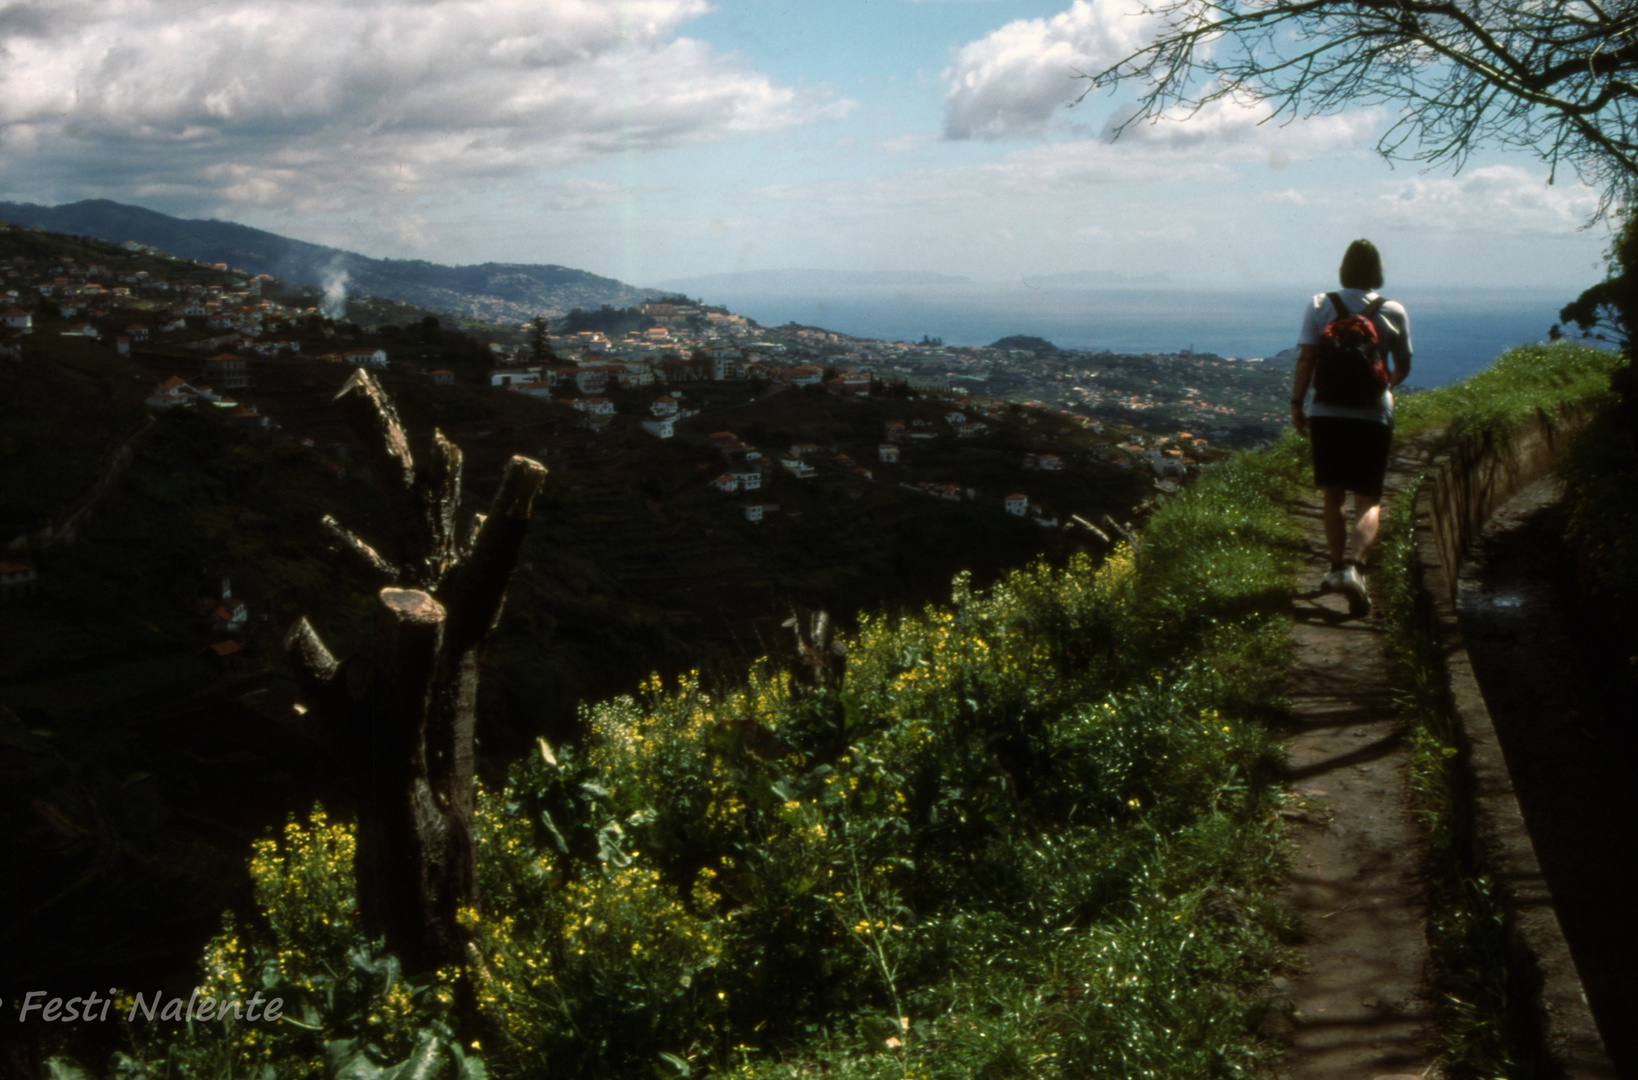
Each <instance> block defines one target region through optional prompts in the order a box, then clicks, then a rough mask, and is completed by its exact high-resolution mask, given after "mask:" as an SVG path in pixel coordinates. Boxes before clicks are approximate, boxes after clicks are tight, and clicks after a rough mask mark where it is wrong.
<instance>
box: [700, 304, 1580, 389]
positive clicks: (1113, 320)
mask: <svg viewBox="0 0 1638 1080" xmlns="http://www.w3.org/2000/svg"><path fill="white" fill-rule="evenodd" d="M949 281H950V279H942V280H941V281H937V282H933V283H927V282H913V283H905V284H901V283H889V282H872V283H870V285H869V287H855V288H845V287H837V286H835V285H834V284H831V283H828V282H827V283H813V284H817V285H818V286H819V287H818V288H808V289H803V290H800V291H795V290H787V289H784V288H781V289H778V290H777V291H776V290H770V289H766V288H759V287H758V285H757V282H756V281H755V279H749V278H747V279H741V280H740V281H738V282H734V283H732V284H729V283H725V282H723V281H721V280H720V279H719V280H718V281H715V282H712V283H711V284H712V287H710V288H709V289H701V290H699V291H698V292H695V293H691V295H697V296H698V297H699V298H700V299H702V300H704V301H705V302H707V303H716V304H725V305H727V306H728V307H729V308H731V309H732V310H733V311H736V312H738V313H740V314H743V315H747V316H749V317H750V318H753V319H755V320H757V321H758V322H760V323H762V324H763V325H764V326H777V325H783V324H784V323H787V322H797V323H803V324H805V325H809V326H820V327H824V328H825V329H827V330H836V331H840V332H842V333H846V334H852V335H856V336H860V337H871V338H882V339H886V340H899V341H920V340H921V339H922V337H923V336H924V335H925V336H928V337H934V338H942V339H943V341H944V342H945V344H947V345H988V344H990V343H991V342H993V341H996V340H998V339H1000V338H1002V337H1006V336H1008V335H1012V334H1026V335H1031V336H1034V337H1041V338H1045V339H1046V340H1048V341H1050V342H1052V343H1053V344H1054V345H1057V346H1058V347H1059V348H1064V349H1090V350H1103V349H1108V350H1110V351H1112V352H1124V353H1144V352H1178V351H1181V350H1184V349H1192V350H1194V351H1196V352H1203V353H1216V354H1218V355H1219V356H1234V357H1253V356H1263V357H1270V356H1273V355H1274V354H1275V353H1278V352H1280V351H1281V350H1282V349H1288V348H1290V347H1292V346H1293V345H1294V344H1295V343H1296V338H1297V329H1298V325H1299V323H1300V319H1301V314H1302V306H1303V304H1304V303H1305V302H1306V300H1307V299H1308V296H1307V295H1305V294H1304V293H1302V292H1301V291H1297V290H1283V291H1274V290H1269V289H1264V290H1261V291H1258V290H1238V291H1235V290H1219V291H1192V290H1189V289H1187V288H1183V287H1158V286H1147V287H1121V288H1081V289H1071V288H1040V289H1027V288H1021V287H1018V286H1011V287H1003V288H986V287H980V286H977V285H974V284H972V283H969V282H962V281H958V282H954V283H946V282H949ZM698 284H704V283H703V282H702V283H698ZM1579 291H1580V289H1579V288H1566V289H1565V291H1564V292H1563V293H1562V294H1560V293H1556V292H1554V293H1549V292H1545V291H1539V292H1523V291H1516V292H1501V291H1483V290H1446V291H1438V292H1435V291H1429V290H1416V289H1407V290H1404V291H1402V292H1401V291H1395V290H1393V289H1384V290H1383V293H1384V295H1387V296H1389V297H1391V298H1392V299H1395V300H1398V301H1400V302H1401V303H1403V304H1404V305H1405V307H1406V310H1407V311H1408V312H1409V313H1410V320H1411V338H1412V344H1413V346H1414V352H1415V356H1414V363H1413V364H1412V367H1411V377H1410V380H1409V385H1410V386H1413V387H1435V386H1443V385H1445V384H1447V383H1451V382H1455V381H1457V380H1460V379H1462V378H1465V377H1466V376H1468V375H1470V374H1472V373H1474V372H1476V371H1478V370H1480V369H1482V368H1484V367H1486V366H1487V365H1489V363H1490V362H1491V361H1492V360H1494V359H1495V358H1496V356H1497V355H1498V354H1499V353H1501V352H1504V351H1505V350H1507V349H1509V348H1511V347H1513V346H1515V345H1520V344H1524V343H1529V342H1537V341H1544V340H1546V338H1547V332H1548V328H1549V327H1551V326H1552V325H1553V324H1554V323H1555V322H1557V321H1558V311H1559V309H1560V308H1561V307H1562V306H1563V305H1564V304H1566V303H1568V302H1569V301H1571V300H1573V299H1574V298H1575V296H1576V294H1577V293H1578V292H1579Z"/></svg>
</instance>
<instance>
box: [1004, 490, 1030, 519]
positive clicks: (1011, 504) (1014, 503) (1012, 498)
mask: <svg viewBox="0 0 1638 1080" xmlns="http://www.w3.org/2000/svg"><path fill="white" fill-rule="evenodd" d="M1006 507H1007V513H1009V514H1016V515H1017V516H1019V517H1023V516H1024V515H1025V514H1027V513H1029V496H1028V495H1019V494H1016V493H1015V494H1012V495H1008V496H1007V498H1006Z"/></svg>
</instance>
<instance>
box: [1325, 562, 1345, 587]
mask: <svg viewBox="0 0 1638 1080" xmlns="http://www.w3.org/2000/svg"><path fill="white" fill-rule="evenodd" d="M1347 580H1348V570H1347V567H1344V568H1343V569H1341V570H1332V571H1330V572H1329V573H1327V574H1326V575H1325V577H1324V578H1322V579H1321V580H1320V589H1321V590H1322V591H1324V592H1341V591H1342V589H1343V583H1344V582H1346V581H1347Z"/></svg>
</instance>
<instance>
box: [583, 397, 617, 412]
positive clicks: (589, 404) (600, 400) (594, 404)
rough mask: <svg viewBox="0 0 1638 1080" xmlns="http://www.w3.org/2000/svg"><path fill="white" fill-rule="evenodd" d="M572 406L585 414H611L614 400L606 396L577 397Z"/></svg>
mask: <svg viewBox="0 0 1638 1080" xmlns="http://www.w3.org/2000/svg"><path fill="white" fill-rule="evenodd" d="M574 407H575V408H576V409H579V410H580V411H581V412H583V413H585V414H586V415H587V416H613V415H614V402H612V401H610V400H609V399H608V398H606V397H588V398H577V399H576V400H575V401H574Z"/></svg>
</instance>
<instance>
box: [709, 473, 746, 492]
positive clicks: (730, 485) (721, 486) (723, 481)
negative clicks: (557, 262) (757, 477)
mask: <svg viewBox="0 0 1638 1080" xmlns="http://www.w3.org/2000/svg"><path fill="white" fill-rule="evenodd" d="M711 486H712V487H714V488H716V489H717V490H718V491H720V492H722V493H723V494H724V495H732V494H733V493H734V492H735V491H737V490H739V482H738V481H737V480H735V479H734V478H733V477H732V476H729V475H728V474H727V473H723V474H722V475H721V476H719V477H717V478H716V479H715V480H713V481H711Z"/></svg>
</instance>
